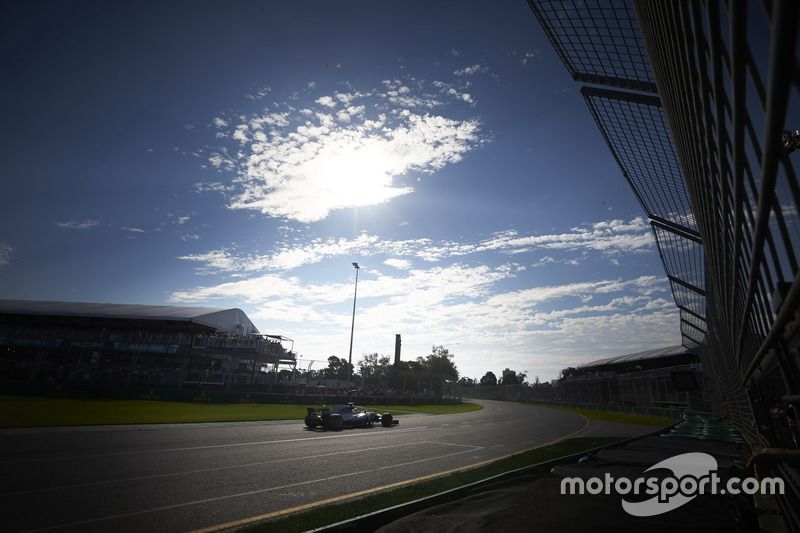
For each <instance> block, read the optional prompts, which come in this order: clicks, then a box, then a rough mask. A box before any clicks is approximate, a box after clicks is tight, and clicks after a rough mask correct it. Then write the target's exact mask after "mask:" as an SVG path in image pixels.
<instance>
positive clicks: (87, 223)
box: [56, 220, 100, 229]
mask: <svg viewBox="0 0 800 533" xmlns="http://www.w3.org/2000/svg"><path fill="white" fill-rule="evenodd" d="M98 225H100V223H99V222H98V221H96V220H84V221H82V222H78V221H76V220H70V221H69V222H56V226H58V227H59V228H64V229H89V228H93V227H95V226H98Z"/></svg>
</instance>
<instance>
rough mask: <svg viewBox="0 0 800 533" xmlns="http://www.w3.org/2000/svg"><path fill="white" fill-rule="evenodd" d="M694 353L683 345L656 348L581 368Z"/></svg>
mask: <svg viewBox="0 0 800 533" xmlns="http://www.w3.org/2000/svg"><path fill="white" fill-rule="evenodd" d="M688 353H692V352H691V350H687V349H686V348H684V347H683V346H681V345H678V346H668V347H666V348H656V349H654V350H647V351H644V352H637V353H632V354H628V355H617V356H614V357H608V358H606V359H600V360H598V361H593V362H591V363H586V364H585V365H580V368H590V367H593V366H606V365H618V364H623V363H633V362H636V361H642V360H644V359H659V358H661V357H670V356H673V355H684V354H688Z"/></svg>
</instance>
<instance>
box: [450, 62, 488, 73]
mask: <svg viewBox="0 0 800 533" xmlns="http://www.w3.org/2000/svg"><path fill="white" fill-rule="evenodd" d="M487 70H488V69H487V68H486V67H482V66H481V65H480V64H476V65H472V66H471V67H465V68H461V69H458V70H455V71H454V72H453V74H455V75H456V76H470V75H472V74H475V73H477V72H486V71H487Z"/></svg>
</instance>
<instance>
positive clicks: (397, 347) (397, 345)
mask: <svg viewBox="0 0 800 533" xmlns="http://www.w3.org/2000/svg"><path fill="white" fill-rule="evenodd" d="M400 344H401V342H400V334H399V333H398V334H396V335H395V336H394V366H395V368H396V367H398V366H400Z"/></svg>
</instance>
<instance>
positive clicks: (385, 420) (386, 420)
mask: <svg viewBox="0 0 800 533" xmlns="http://www.w3.org/2000/svg"><path fill="white" fill-rule="evenodd" d="M381 425H383V427H385V428H388V427H392V415H390V414H389V413H385V414H384V415H383V416H382V417H381Z"/></svg>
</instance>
